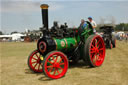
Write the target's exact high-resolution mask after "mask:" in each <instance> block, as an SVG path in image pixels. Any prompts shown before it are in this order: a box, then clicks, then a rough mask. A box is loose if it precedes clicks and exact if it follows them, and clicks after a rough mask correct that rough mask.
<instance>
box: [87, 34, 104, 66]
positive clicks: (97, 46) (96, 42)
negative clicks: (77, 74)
mask: <svg viewBox="0 0 128 85" xmlns="http://www.w3.org/2000/svg"><path fill="white" fill-rule="evenodd" d="M89 55H90V60H91V62H92V63H93V65H94V66H100V65H101V64H102V63H103V61H104V58H105V45H104V41H103V39H102V38H101V37H100V36H95V37H94V38H93V39H92V41H91V43H90V52H89Z"/></svg>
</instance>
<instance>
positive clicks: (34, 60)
mask: <svg viewBox="0 0 128 85" xmlns="http://www.w3.org/2000/svg"><path fill="white" fill-rule="evenodd" d="M40 57H41V54H40V53H39V51H38V50H34V51H33V52H32V53H31V54H30V56H29V57H28V66H29V68H30V69H31V70H32V71H34V72H38V73H40V72H43V69H42V66H41V60H40Z"/></svg>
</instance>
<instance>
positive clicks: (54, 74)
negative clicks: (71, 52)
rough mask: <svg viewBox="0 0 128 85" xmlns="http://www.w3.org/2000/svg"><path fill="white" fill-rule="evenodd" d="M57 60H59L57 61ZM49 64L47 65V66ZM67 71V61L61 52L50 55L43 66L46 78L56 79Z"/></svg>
mask: <svg viewBox="0 0 128 85" xmlns="http://www.w3.org/2000/svg"><path fill="white" fill-rule="evenodd" d="M58 59H59V60H58ZM48 64H49V65H48ZM67 69H68V60H67V58H66V56H65V55H64V54H63V53H61V52H53V53H51V54H50V55H49V56H48V58H47V59H46V62H45V64H44V70H45V73H46V74H47V76H48V77H50V78H52V79H58V78H61V77H62V76H64V75H65V73H66V72H67Z"/></svg>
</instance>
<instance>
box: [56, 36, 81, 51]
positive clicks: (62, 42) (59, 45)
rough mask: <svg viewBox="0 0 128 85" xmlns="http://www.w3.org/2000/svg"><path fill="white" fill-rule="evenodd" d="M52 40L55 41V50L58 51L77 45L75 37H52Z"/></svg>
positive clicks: (70, 48)
mask: <svg viewBox="0 0 128 85" xmlns="http://www.w3.org/2000/svg"><path fill="white" fill-rule="evenodd" d="M54 41H55V43H56V50H59V51H71V50H73V49H75V48H76V47H77V44H78V42H77V40H76V38H75V37H74V38H63V39H57V38H54Z"/></svg>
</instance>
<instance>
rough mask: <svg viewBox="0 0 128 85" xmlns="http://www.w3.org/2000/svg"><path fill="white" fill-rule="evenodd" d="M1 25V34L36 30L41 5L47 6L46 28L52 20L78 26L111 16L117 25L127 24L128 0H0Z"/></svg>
mask: <svg viewBox="0 0 128 85" xmlns="http://www.w3.org/2000/svg"><path fill="white" fill-rule="evenodd" d="M0 1H1V3H0V4H1V5H0V6H1V7H0V8H1V9H0V16H1V19H0V20H1V21H0V26H1V28H0V29H1V30H2V31H3V32H4V33H10V32H12V31H19V32H20V31H22V32H24V31H25V29H29V30H33V29H35V30H38V29H39V27H41V26H42V18H41V17H42V16H41V9H40V5H41V4H48V5H49V25H50V27H51V26H52V24H53V21H58V22H59V23H60V24H63V23H64V22H67V23H68V25H69V26H70V27H73V26H76V27H77V26H78V25H79V24H80V20H81V19H85V20H87V17H88V16H92V17H93V19H94V20H95V21H96V22H97V23H100V19H101V18H105V20H106V23H107V22H109V21H110V20H111V17H114V19H115V20H116V23H121V22H125V23H128V0H0Z"/></svg>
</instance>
